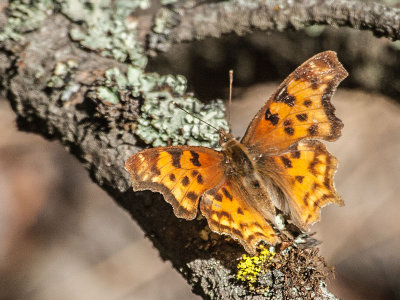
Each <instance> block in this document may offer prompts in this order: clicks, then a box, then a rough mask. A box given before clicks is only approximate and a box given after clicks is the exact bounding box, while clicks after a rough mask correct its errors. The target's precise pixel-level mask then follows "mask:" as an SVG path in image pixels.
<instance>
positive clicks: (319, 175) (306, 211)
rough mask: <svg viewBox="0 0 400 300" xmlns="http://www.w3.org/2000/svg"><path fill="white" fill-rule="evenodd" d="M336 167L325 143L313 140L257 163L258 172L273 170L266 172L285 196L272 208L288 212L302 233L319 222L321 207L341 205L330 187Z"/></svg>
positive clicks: (335, 162)
mask: <svg viewBox="0 0 400 300" xmlns="http://www.w3.org/2000/svg"><path fill="white" fill-rule="evenodd" d="M261 164H264V165H261ZM336 167H337V160H336V158H335V157H334V156H332V155H331V154H330V153H329V152H328V151H327V150H326V148H325V146H324V144H322V143H321V142H319V141H314V140H304V141H300V142H298V143H296V144H295V145H293V146H292V147H290V149H289V151H288V152H286V153H285V154H281V155H278V156H271V157H268V158H266V160H265V161H264V162H263V161H259V169H260V171H261V173H263V172H265V171H263V170H266V169H267V170H273V172H271V171H268V173H269V174H268V175H269V176H271V177H272V178H273V180H274V182H275V183H276V184H277V185H278V186H279V187H280V188H281V190H282V191H283V192H284V194H285V195H286V199H283V201H282V199H281V201H282V202H280V203H274V204H275V206H276V207H278V208H279V209H281V210H282V211H284V212H286V213H289V214H290V216H291V219H292V221H293V222H294V224H295V225H296V226H298V227H299V228H302V229H304V230H305V229H307V225H309V224H313V223H315V222H317V221H318V220H319V219H320V210H321V208H322V207H323V206H325V205H327V204H329V203H336V204H338V205H344V202H343V200H342V198H340V197H339V196H338V195H337V193H336V191H335V187H334V184H333V175H334V173H335V171H336ZM268 175H267V174H266V176H268Z"/></svg>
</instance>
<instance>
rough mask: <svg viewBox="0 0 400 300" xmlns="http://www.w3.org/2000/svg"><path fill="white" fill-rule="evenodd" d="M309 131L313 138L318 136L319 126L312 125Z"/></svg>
mask: <svg viewBox="0 0 400 300" xmlns="http://www.w3.org/2000/svg"><path fill="white" fill-rule="evenodd" d="M307 130H308V133H309V134H310V135H311V136H316V135H317V134H318V125H317V124H314V125H311V126H310V127H308V129H307Z"/></svg>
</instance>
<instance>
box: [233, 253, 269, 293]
mask: <svg viewBox="0 0 400 300" xmlns="http://www.w3.org/2000/svg"><path fill="white" fill-rule="evenodd" d="M275 255H276V253H275V252H274V251H272V250H271V251H270V250H268V249H263V250H261V252H260V254H259V255H257V256H248V255H246V254H244V255H242V258H241V259H240V261H239V263H238V264H237V273H236V279H237V280H238V281H241V282H243V283H245V284H246V285H247V287H248V288H249V290H255V288H256V286H255V284H256V283H257V281H258V278H259V276H260V274H261V272H262V271H263V270H264V265H265V264H266V263H267V262H268V261H270V260H272V259H273V258H274V257H275ZM264 289H265V291H267V290H268V289H269V287H268V286H265V287H264Z"/></svg>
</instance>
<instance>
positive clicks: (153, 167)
mask: <svg viewBox="0 0 400 300" xmlns="http://www.w3.org/2000/svg"><path fill="white" fill-rule="evenodd" d="M347 75H348V74H347V72H346V70H345V69H344V68H343V66H342V65H341V63H340V62H339V61H338V58H337V56H336V53H335V52H333V51H325V52H322V53H319V54H317V55H315V56H313V57H312V58H310V59H309V60H307V61H306V62H304V63H303V64H302V65H301V66H300V67H298V68H297V69H296V70H295V71H294V72H293V73H292V74H290V75H289V76H288V77H287V78H286V79H285V80H284V81H283V83H282V84H281V85H280V86H279V87H278V89H277V90H276V91H275V93H274V94H273V95H272V96H271V97H270V98H269V100H268V101H267V102H266V103H265V105H264V106H263V107H262V108H261V109H260V110H259V111H258V113H257V114H256V115H255V117H254V118H253V120H252V121H251V122H250V125H249V127H248V128H247V131H246V133H245V135H244V137H243V138H242V139H241V141H238V140H237V139H235V138H234V137H233V135H232V134H231V133H229V132H226V131H224V130H222V129H221V130H219V136H220V145H221V149H222V150H221V151H216V150H213V149H210V148H206V147H194V146H170V147H159V148H151V149H146V150H144V151H141V152H139V153H137V154H134V155H132V156H131V157H130V158H129V159H128V160H127V161H126V164H125V168H126V169H127V171H129V173H130V175H131V179H132V186H133V190H134V191H139V190H151V191H154V192H159V193H161V194H162V195H163V196H164V198H165V200H166V201H167V202H168V203H170V204H171V205H172V207H173V211H174V213H175V215H176V216H177V217H180V218H184V219H187V220H192V219H194V218H195V217H196V216H197V213H198V208H199V206H200V211H201V213H202V214H203V215H204V216H205V218H206V219H207V222H208V225H209V227H210V229H211V230H212V231H214V232H217V233H220V234H227V235H229V236H231V237H233V238H235V239H237V240H238V241H239V242H240V243H241V244H242V245H243V247H244V249H245V250H246V251H247V252H249V253H251V254H255V253H256V247H257V244H258V243H259V242H260V241H264V242H266V243H268V244H270V245H276V244H277V243H280V242H281V238H280V234H279V232H277V231H276V230H275V229H274V225H276V222H277V221H276V215H277V213H278V212H279V211H280V212H283V213H284V214H285V215H286V216H287V217H288V218H289V219H290V221H291V222H292V224H294V225H295V226H297V227H298V228H299V229H301V230H302V231H307V230H308V226H309V225H310V224H313V223H315V222H317V221H318V220H319V219H320V210H321V208H322V207H323V206H325V205H327V204H330V203H336V204H338V205H340V206H341V205H344V202H343V200H342V198H340V197H339V196H338V194H337V193H336V190H335V187H334V184H333V175H334V173H335V171H336V167H337V160H336V158H335V157H334V156H332V155H331V154H330V153H329V152H328V151H327V149H326V148H325V146H324V144H323V143H322V142H320V141H318V140H317V139H322V140H326V141H334V140H336V139H337V138H338V137H339V136H340V135H341V129H342V128H343V123H342V121H341V120H340V119H338V118H337V117H336V116H335V114H334V112H335V108H334V107H333V106H332V104H331V102H330V99H331V97H332V95H333V93H334V92H335V90H336V88H337V86H338V85H339V83H340V82H341V81H342V80H343V79H344V78H345V77H347ZM199 203H200V205H199Z"/></svg>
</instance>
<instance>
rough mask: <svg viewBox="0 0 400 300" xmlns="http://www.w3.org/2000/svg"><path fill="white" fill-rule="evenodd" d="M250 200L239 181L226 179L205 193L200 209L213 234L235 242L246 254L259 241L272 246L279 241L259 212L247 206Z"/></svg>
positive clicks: (251, 251)
mask: <svg viewBox="0 0 400 300" xmlns="http://www.w3.org/2000/svg"><path fill="white" fill-rule="evenodd" d="M239 182H240V181H239ZM249 197H250V195H246V194H245V190H244V189H243V188H241V187H240V186H238V181H235V180H234V178H229V177H228V178H227V179H226V180H225V181H224V182H223V183H222V184H220V185H218V186H217V187H216V188H214V189H213V190H210V191H208V192H206V193H205V194H204V196H203V199H202V200H201V202H200V210H201V212H202V214H203V215H204V216H205V217H206V218H207V221H208V224H209V226H210V229H211V230H212V231H215V232H218V233H225V234H228V235H230V236H232V237H234V238H236V239H238V240H239V242H240V243H241V244H242V245H243V247H244V248H245V250H246V251H247V252H249V253H252V254H255V248H256V245H257V244H258V242H260V241H266V242H267V243H269V244H271V245H275V244H276V243H277V242H278V241H279V238H278V237H277V236H276V234H275V231H274V230H273V229H272V227H271V225H269V223H268V222H267V221H266V220H265V218H264V217H263V216H262V215H261V213H260V212H258V211H257V210H256V209H254V207H252V206H251V205H249V203H248V199H249Z"/></svg>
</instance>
